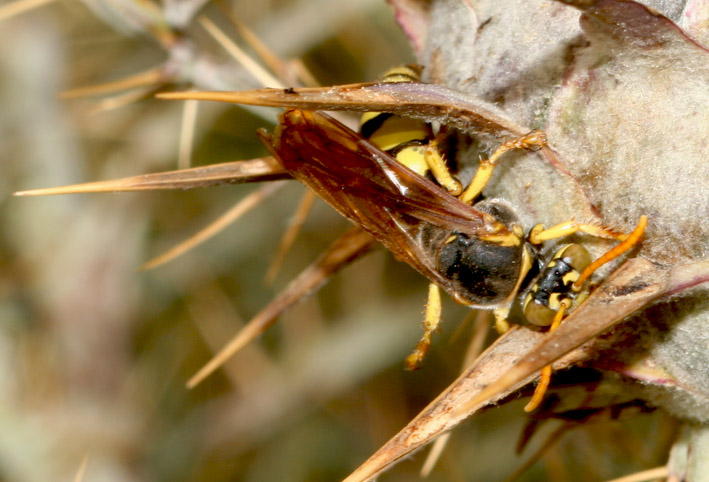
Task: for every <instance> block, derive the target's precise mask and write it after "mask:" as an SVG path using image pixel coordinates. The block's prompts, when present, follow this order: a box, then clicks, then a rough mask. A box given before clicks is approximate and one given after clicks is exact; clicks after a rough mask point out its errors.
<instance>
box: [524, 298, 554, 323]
mask: <svg viewBox="0 0 709 482" xmlns="http://www.w3.org/2000/svg"><path fill="white" fill-rule="evenodd" d="M523 310H524V316H525V317H526V318H527V321H529V322H530V323H532V324H534V325H537V326H549V325H551V323H552V321H554V316H555V315H556V311H555V310H553V309H551V308H549V307H548V306H546V305H544V304H543V303H539V302H537V301H536V300H534V299H533V297H532V295H531V293H530V294H528V295H527V297H526V299H525V300H524V307H523Z"/></svg>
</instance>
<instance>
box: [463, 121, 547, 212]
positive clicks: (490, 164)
mask: <svg viewBox="0 0 709 482" xmlns="http://www.w3.org/2000/svg"><path fill="white" fill-rule="evenodd" d="M546 142H547V136H546V134H544V132H542V131H532V132H530V133H529V134H527V135H526V136H522V137H518V138H517V139H512V140H511V141H507V142H505V143H504V144H502V145H501V146H500V147H498V148H497V150H496V151H495V152H493V153H492V156H490V158H489V159H481V160H480V167H478V172H477V173H475V177H474V178H473V180H472V182H471V183H470V184H469V185H468V187H467V188H465V191H463V194H462V195H461V196H460V200H461V201H463V202H464V203H468V204H470V203H472V202H473V200H475V198H477V197H478V196H479V195H480V193H481V192H482V190H483V189H484V188H485V186H486V185H487V183H488V182H489V181H490V178H491V177H492V171H493V170H494V169H495V166H496V165H497V162H498V160H499V158H500V157H501V156H502V155H503V154H504V153H505V152H507V151H510V150H512V149H535V148H538V147H542V146H543V145H544V144H546Z"/></svg>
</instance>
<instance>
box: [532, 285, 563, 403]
mask: <svg viewBox="0 0 709 482" xmlns="http://www.w3.org/2000/svg"><path fill="white" fill-rule="evenodd" d="M570 305H571V301H570V300H568V299H566V300H564V301H562V302H561V307H560V308H559V311H557V312H556V315H554V321H553V322H552V324H551V326H550V327H549V333H551V332H552V331H554V330H556V329H557V328H558V327H559V325H560V324H561V322H562V320H563V319H564V313H565V312H566V309H567V308H568V307H569V306H570ZM550 382H551V365H547V366H545V367H544V368H542V373H541V376H540V378H539V383H537V387H536V388H535V389H534V394H533V395H532V398H531V399H530V400H529V403H527V405H525V406H524V411H525V412H531V411H533V410H534V409H536V408H537V407H538V406H539V404H541V403H542V400H544V395H545V394H546V392H547V388H549V383H550Z"/></svg>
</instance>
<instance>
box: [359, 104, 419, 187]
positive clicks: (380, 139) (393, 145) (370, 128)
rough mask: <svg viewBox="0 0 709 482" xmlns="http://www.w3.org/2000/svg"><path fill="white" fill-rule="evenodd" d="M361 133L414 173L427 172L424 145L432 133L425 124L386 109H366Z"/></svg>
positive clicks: (361, 124) (361, 123) (361, 121)
mask: <svg viewBox="0 0 709 482" xmlns="http://www.w3.org/2000/svg"><path fill="white" fill-rule="evenodd" d="M360 134H362V137H364V138H366V139H368V140H369V141H370V142H371V143H372V144H374V145H375V146H377V147H378V148H379V149H381V150H383V151H385V152H388V153H389V154H391V155H392V156H393V157H394V158H396V160H397V161H399V162H400V163H402V164H403V165H405V166H406V167H408V168H409V169H411V170H412V171H414V172H416V173H417V174H419V175H421V176H425V175H426V174H427V173H428V170H429V167H428V162H427V161H426V146H427V145H428V143H429V142H430V141H431V139H432V138H433V132H432V131H431V127H430V126H429V125H428V124H427V123H425V122H423V121H421V120H418V119H411V118H409V117H400V116H397V115H394V114H389V113H387V112H366V113H364V114H363V115H362V118H361V120H360Z"/></svg>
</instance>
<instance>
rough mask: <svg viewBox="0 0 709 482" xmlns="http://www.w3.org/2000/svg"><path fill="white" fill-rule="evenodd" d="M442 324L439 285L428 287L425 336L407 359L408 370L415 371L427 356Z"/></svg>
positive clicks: (424, 321)
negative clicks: (432, 339) (434, 333)
mask: <svg viewBox="0 0 709 482" xmlns="http://www.w3.org/2000/svg"><path fill="white" fill-rule="evenodd" d="M440 322H441V290H440V289H439V288H438V286H437V285H435V284H433V283H431V284H429V285H428V302H427V303H426V317H425V318H424V320H423V336H422V337H421V340H419V342H418V344H417V345H416V348H415V349H414V351H413V352H412V353H411V355H409V356H407V357H406V361H405V364H406V369H407V370H415V369H417V368H418V367H419V365H420V364H421V360H423V357H424V356H426V352H427V351H428V347H430V346H431V336H432V335H433V332H434V331H436V330H437V329H438V325H439V324H440Z"/></svg>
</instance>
